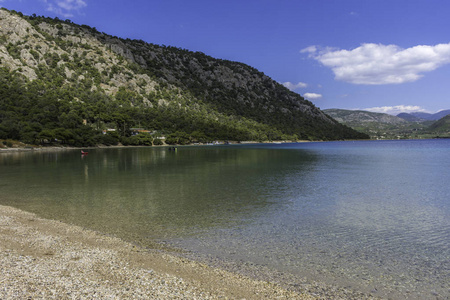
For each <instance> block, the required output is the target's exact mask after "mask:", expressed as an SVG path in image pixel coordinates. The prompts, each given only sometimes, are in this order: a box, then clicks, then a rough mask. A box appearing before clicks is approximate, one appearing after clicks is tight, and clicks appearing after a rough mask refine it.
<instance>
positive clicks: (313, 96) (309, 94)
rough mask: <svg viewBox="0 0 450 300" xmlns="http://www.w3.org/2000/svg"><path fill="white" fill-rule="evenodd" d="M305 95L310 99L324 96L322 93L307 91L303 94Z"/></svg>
mask: <svg viewBox="0 0 450 300" xmlns="http://www.w3.org/2000/svg"><path fill="white" fill-rule="evenodd" d="M303 97H305V98H306V99H309V100H315V99H319V98H322V95H321V94H316V93H305V94H304V95H303Z"/></svg>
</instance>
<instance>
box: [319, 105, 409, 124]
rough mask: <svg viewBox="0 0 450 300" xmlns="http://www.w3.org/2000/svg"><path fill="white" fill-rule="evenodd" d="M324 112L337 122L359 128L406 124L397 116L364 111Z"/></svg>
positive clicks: (329, 110)
mask: <svg viewBox="0 0 450 300" xmlns="http://www.w3.org/2000/svg"><path fill="white" fill-rule="evenodd" d="M324 112H325V113H326V114H327V115H329V116H330V117H332V118H334V119H335V120H336V121H338V122H341V123H345V124H348V125H349V126H350V125H352V126H358V125H362V124H365V123H380V124H402V123H406V121H405V120H403V119H402V118H399V117H396V116H392V115H388V114H383V113H375V112H369V111H364V110H345V109H325V110H324Z"/></svg>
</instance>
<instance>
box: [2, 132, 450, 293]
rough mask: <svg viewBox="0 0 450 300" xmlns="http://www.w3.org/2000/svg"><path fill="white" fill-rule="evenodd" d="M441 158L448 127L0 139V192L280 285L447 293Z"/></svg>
mask: <svg viewBox="0 0 450 300" xmlns="http://www.w3.org/2000/svg"><path fill="white" fill-rule="evenodd" d="M449 168H450V140H420V141H362V142H327V143H300V144H282V145H240V146H208V147H179V148H178V151H177V152H172V151H168V150H167V149H166V148H124V149H92V150H89V155H87V156H85V157H82V156H81V155H80V154H79V151H64V152H55V153H44V152H42V153H39V152H35V153H31V152H26V153H25V152H23V153H2V154H1V155H0V204H5V205H12V206H15V207H18V208H21V209H24V210H27V211H32V212H35V213H37V214H39V215H41V216H43V217H46V218H52V219H59V220H63V221H65V222H68V223H72V224H77V225H82V226H84V227H88V228H92V229H95V230H100V231H102V232H106V233H110V234H114V235H117V236H119V237H121V238H124V239H126V240H129V241H133V242H136V243H139V244H142V245H144V246H149V247H153V246H154V242H158V243H161V244H163V245H166V246H169V247H176V248H179V249H184V250H185V251H186V252H185V255H188V256H192V257H195V258H197V259H202V260H205V261H208V262H210V263H213V264H221V265H225V266H227V267H229V268H231V269H233V270H238V271H240V272H244V273H245V272H252V274H256V275H257V276H262V277H269V278H276V279H277V280H280V281H281V282H283V283H285V284H288V285H291V286H292V287H293V288H295V287H298V286H301V284H303V283H305V282H308V281H311V280H318V281H321V282H325V283H327V284H333V285H336V286H341V287H349V288H351V289H355V290H358V291H363V292H365V293H371V294H373V295H375V296H380V297H386V298H387V297H391V298H394V299H405V298H407V299H433V298H436V297H437V298H443V299H447V298H449V295H450V285H449V283H450V200H449V199H450V184H449V183H450V169H449ZM249 270H251V271H249ZM255 270H257V271H255ZM274 274H275V275H274Z"/></svg>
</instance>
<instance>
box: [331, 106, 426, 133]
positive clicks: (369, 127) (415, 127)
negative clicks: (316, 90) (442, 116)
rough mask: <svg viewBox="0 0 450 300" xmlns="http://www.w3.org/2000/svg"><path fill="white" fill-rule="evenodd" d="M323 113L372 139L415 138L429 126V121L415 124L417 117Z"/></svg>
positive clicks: (362, 113) (359, 112) (347, 112)
mask: <svg viewBox="0 0 450 300" xmlns="http://www.w3.org/2000/svg"><path fill="white" fill-rule="evenodd" d="M324 112H325V113H326V114H328V115H329V116H331V117H333V118H334V119H336V120H337V121H339V122H341V123H342V124H345V125H347V126H350V127H352V128H353V129H355V130H358V131H361V132H364V133H367V134H368V135H370V136H371V138H374V139H397V138H411V137H417V134H418V132H422V130H424V128H426V127H427V126H428V125H429V121H426V120H422V121H425V122H419V123H418V122H416V120H418V118H417V117H414V116H410V115H408V119H411V120H412V121H408V120H405V119H404V118H400V117H399V116H392V115H389V114H383V113H374V112H369V111H363V110H345V109H325V110H324Z"/></svg>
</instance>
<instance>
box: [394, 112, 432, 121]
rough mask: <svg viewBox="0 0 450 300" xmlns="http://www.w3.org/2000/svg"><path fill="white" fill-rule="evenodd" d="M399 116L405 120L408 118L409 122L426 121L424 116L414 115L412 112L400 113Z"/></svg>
mask: <svg viewBox="0 0 450 300" xmlns="http://www.w3.org/2000/svg"><path fill="white" fill-rule="evenodd" d="M397 117H399V118H402V119H403V120H406V121H408V122H423V121H426V120H425V119H423V118H419V117H416V116H413V115H412V114H408V113H400V114H398V115H397Z"/></svg>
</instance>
